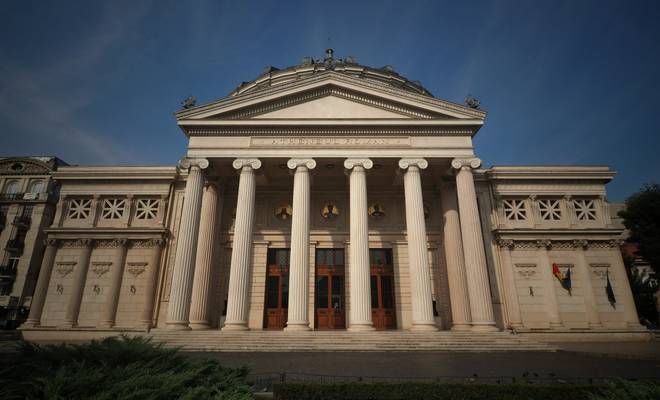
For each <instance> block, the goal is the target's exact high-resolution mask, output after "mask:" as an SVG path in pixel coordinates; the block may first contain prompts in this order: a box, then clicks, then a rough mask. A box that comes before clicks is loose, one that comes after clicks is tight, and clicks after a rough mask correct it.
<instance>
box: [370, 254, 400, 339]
mask: <svg viewBox="0 0 660 400" xmlns="http://www.w3.org/2000/svg"><path fill="white" fill-rule="evenodd" d="M369 264H370V267H371V268H370V269H371V318H372V321H373V324H374V328H376V329H378V330H383V329H396V306H395V302H394V266H393V263H392V250H391V249H370V250H369Z"/></svg>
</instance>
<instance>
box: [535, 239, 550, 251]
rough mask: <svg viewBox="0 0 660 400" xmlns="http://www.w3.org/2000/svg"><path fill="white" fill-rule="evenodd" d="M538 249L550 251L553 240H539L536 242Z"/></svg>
mask: <svg viewBox="0 0 660 400" xmlns="http://www.w3.org/2000/svg"><path fill="white" fill-rule="evenodd" d="M536 247H538V248H540V249H550V248H551V247H552V240H549V239H539V240H537V241H536Z"/></svg>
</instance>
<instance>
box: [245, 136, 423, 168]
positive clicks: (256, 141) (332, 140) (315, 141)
mask: <svg viewBox="0 0 660 400" xmlns="http://www.w3.org/2000/svg"><path fill="white" fill-rule="evenodd" d="M250 147H287V148H290V147H322V148H327V147H346V148H353V147H369V148H374V147H410V138H409V137H398V138H384V137H357V138H356V137H340V136H326V137H314V136H294V137H291V136H280V137H269V138H262V137H253V138H251V139H250ZM310 169H311V168H310Z"/></svg>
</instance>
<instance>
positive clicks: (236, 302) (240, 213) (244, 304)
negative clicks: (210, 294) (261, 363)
mask: <svg viewBox="0 0 660 400" xmlns="http://www.w3.org/2000/svg"><path fill="white" fill-rule="evenodd" d="M233 166H234V168H235V169H238V170H240V171H241V174H240V178H239V181H238V200H237V202H236V204H237V205H236V223H235V226H234V241H233V245H232V253H231V267H230V272H229V291H228V301H227V318H226V319H225V325H224V327H223V328H222V329H223V330H246V329H248V326H247V323H248V306H249V304H248V289H249V287H250V267H251V261H252V260H251V255H252V229H253V226H254V196H255V191H256V182H255V177H254V171H255V170H256V169H258V168H259V167H261V161H259V160H257V159H237V160H234V163H233Z"/></svg>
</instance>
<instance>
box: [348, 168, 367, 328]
mask: <svg viewBox="0 0 660 400" xmlns="http://www.w3.org/2000/svg"><path fill="white" fill-rule="evenodd" d="M373 165H374V163H373V161H371V160H370V159H368V158H349V159H347V160H345V161H344V168H346V169H348V170H350V171H351V172H350V192H351V193H350V198H351V201H350V209H351V211H350V224H351V234H350V243H351V244H350V249H349V250H350V254H349V256H350V260H349V261H350V262H349V269H350V274H349V279H350V280H351V282H350V299H351V307H350V314H349V328H348V330H351V331H370V330H373V329H374V327H373V322H372V317H371V270H370V267H369V225H368V221H367V217H368V215H367V213H368V210H367V173H366V170H368V169H371V167H373Z"/></svg>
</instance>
